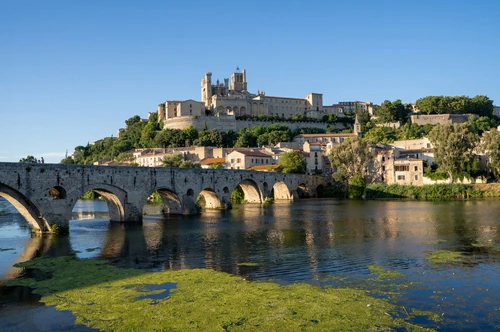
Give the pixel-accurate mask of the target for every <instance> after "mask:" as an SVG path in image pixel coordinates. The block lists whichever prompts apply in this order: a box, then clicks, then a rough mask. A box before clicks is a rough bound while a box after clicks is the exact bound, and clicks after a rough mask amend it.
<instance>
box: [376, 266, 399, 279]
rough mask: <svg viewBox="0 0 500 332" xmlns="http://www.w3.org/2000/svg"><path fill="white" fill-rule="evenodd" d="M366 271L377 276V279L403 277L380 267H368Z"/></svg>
mask: <svg viewBox="0 0 500 332" xmlns="http://www.w3.org/2000/svg"><path fill="white" fill-rule="evenodd" d="M368 269H369V270H370V272H371V273H372V274H375V275H377V276H378V279H396V278H402V277H404V275H403V274H402V273H399V272H397V271H391V270H386V269H384V268H383V267H381V266H375V265H368Z"/></svg>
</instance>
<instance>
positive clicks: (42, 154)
mask: <svg viewBox="0 0 500 332" xmlns="http://www.w3.org/2000/svg"><path fill="white" fill-rule="evenodd" d="M40 156H43V157H64V156H66V152H47V153H40Z"/></svg>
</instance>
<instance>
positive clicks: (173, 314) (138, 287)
mask: <svg viewBox="0 0 500 332" xmlns="http://www.w3.org/2000/svg"><path fill="white" fill-rule="evenodd" d="M19 266H22V267H24V268H28V269H37V270H39V271H41V272H42V273H43V274H45V275H47V276H50V277H49V278H48V279H46V280H35V279H30V278H26V279H17V280H14V281H11V282H8V283H7V285H18V286H19V285H22V286H29V287H31V288H33V289H34V292H35V293H37V294H40V295H42V298H41V302H43V303H45V304H46V305H51V306H55V307H56V308H57V310H70V311H71V312H72V313H73V314H74V315H75V317H76V322H75V323H76V324H84V325H86V326H88V327H91V328H96V329H99V330H113V331H138V330H144V331H152V330H157V329H158V328H162V327H168V328H169V329H172V330H188V329H193V328H194V329H203V330H205V331H212V330H214V331H215V330H226V331H229V330H251V331H271V330H274V331H276V330H294V331H298V330H315V331H332V330H336V331H340V330H342V331H346V330H351V331H374V330H380V329H383V330H386V329H390V330H394V329H395V330H397V329H405V330H412V331H419V330H426V329H424V328H422V327H419V326H417V325H414V324H412V323H410V322H409V321H411V320H412V319H415V317H416V316H422V315H424V316H432V314H425V313H422V312H420V311H416V312H415V313H412V312H411V311H410V312H409V313H408V312H406V314H405V315H404V316H403V315H401V313H403V312H405V310H406V309H405V308H404V307H400V306H397V305H395V304H392V303H390V302H388V301H387V300H384V299H381V298H375V297H372V296H370V295H369V294H368V292H367V291H364V290H358V289H351V288H333V287H326V288H320V287H317V286H312V285H309V284H291V285H288V286H280V285H278V284H275V283H270V282H251V281H247V280H245V279H244V278H241V277H237V276H233V275H230V274H227V273H222V272H217V271H214V270H211V269H186V270H177V271H173V270H167V271H163V272H146V271H144V270H138V269H122V268H117V267H114V266H111V265H108V264H107V262H106V261H102V260H96V259H76V258H74V257H72V256H63V257H57V258H38V259H34V260H32V261H29V262H25V263H22V264H19ZM374 270H375V271H376V272H377V275H378V276H379V277H380V276H386V277H387V276H389V277H391V278H392V277H394V273H389V272H384V271H383V270H382V272H381V271H378V270H377V269H374ZM402 317H404V318H402Z"/></svg>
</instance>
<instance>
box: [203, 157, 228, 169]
mask: <svg viewBox="0 0 500 332" xmlns="http://www.w3.org/2000/svg"><path fill="white" fill-rule="evenodd" d="M216 164H220V165H222V168H226V158H205V159H203V160H202V161H200V166H201V168H210V167H212V166H213V165H216Z"/></svg>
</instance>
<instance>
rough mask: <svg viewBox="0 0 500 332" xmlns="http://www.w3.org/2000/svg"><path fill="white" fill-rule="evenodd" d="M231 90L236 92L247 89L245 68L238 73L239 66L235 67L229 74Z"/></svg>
mask: <svg viewBox="0 0 500 332" xmlns="http://www.w3.org/2000/svg"><path fill="white" fill-rule="evenodd" d="M231 90H233V91H236V92H242V91H247V73H246V71H245V69H243V70H242V72H241V73H240V68H239V67H236V72H234V73H233V74H232V75H231Z"/></svg>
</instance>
